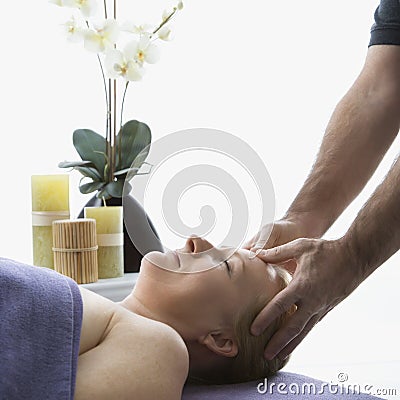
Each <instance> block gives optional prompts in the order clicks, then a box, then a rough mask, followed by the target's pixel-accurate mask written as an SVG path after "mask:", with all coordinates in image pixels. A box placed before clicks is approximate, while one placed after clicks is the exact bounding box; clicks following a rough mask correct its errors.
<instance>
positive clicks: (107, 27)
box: [85, 19, 119, 53]
mask: <svg viewBox="0 0 400 400" xmlns="http://www.w3.org/2000/svg"><path fill="white" fill-rule="evenodd" d="M93 27H94V29H88V30H87V31H86V33H85V49H87V50H89V51H93V52H95V53H103V52H104V51H106V50H108V49H110V48H112V47H113V46H114V44H115V43H116V42H117V39H118V36H119V27H118V24H117V21H116V20H115V19H106V20H103V21H102V22H98V23H94V24H93Z"/></svg>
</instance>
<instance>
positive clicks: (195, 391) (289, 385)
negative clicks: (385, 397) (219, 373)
mask: <svg viewBox="0 0 400 400" xmlns="http://www.w3.org/2000/svg"><path fill="white" fill-rule="evenodd" d="M360 392H361V390H360V389H359V388H357V387H352V388H349V387H346V386H340V385H339V384H333V385H332V384H331V385H329V384H328V383H327V382H322V381H319V380H317V379H313V378H310V377H308V376H304V375H298V374H293V373H291V372H278V373H277V374H276V375H275V376H272V377H270V378H268V379H267V380H264V381H262V380H260V381H254V382H246V383H238V384H235V385H213V386H196V385H187V386H185V388H184V391H183V396H182V400H208V399H210V400H278V399H280V400H299V399H320V400H342V399H345V400H350V399H351V400H356V399H357V400H373V399H378V397H374V396H370V395H368V394H364V393H360Z"/></svg>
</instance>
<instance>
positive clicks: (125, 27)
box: [121, 21, 154, 35]
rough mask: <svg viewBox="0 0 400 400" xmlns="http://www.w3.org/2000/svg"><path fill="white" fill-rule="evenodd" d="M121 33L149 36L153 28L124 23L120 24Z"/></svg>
mask: <svg viewBox="0 0 400 400" xmlns="http://www.w3.org/2000/svg"><path fill="white" fill-rule="evenodd" d="M121 31H124V32H129V33H134V34H136V35H151V33H152V32H153V31H154V27H153V26H152V25H149V24H142V25H136V24H135V23H134V22H132V21H126V22H125V23H124V24H122V26H121Z"/></svg>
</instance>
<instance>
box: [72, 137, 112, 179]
mask: <svg viewBox="0 0 400 400" xmlns="http://www.w3.org/2000/svg"><path fill="white" fill-rule="evenodd" d="M73 143H74V146H75V148H76V151H77V152H78V154H79V155H80V156H81V158H82V160H83V161H90V162H91V163H93V165H94V167H95V168H96V169H97V171H98V172H99V173H102V171H104V166H105V164H106V160H105V159H104V156H103V154H105V153H106V148H107V145H106V139H105V138H104V137H103V136H101V135H99V134H98V133H96V132H94V131H92V130H90V129H77V130H76V131H75V132H74V134H73ZM100 153H103V154H100Z"/></svg>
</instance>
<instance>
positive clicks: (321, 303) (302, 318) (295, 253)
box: [251, 239, 363, 359]
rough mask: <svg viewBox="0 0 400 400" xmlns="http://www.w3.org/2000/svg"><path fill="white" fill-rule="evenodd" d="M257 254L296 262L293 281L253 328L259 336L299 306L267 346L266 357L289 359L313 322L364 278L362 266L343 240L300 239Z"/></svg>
mask: <svg viewBox="0 0 400 400" xmlns="http://www.w3.org/2000/svg"><path fill="white" fill-rule="evenodd" d="M258 257H260V258H261V259H262V260H264V261H265V262H268V263H273V264H279V263H282V262H283V261H285V260H288V259H295V260H296V262H297V269H296V272H295V273H294V276H293V280H292V281H291V282H290V283H289V285H288V286H287V288H286V289H284V290H282V291H281V292H279V293H278V294H277V295H276V296H275V297H274V298H273V299H272V300H271V301H270V302H269V303H268V304H267V305H266V306H265V307H264V309H263V310H261V312H260V313H259V314H258V316H257V317H256V319H255V320H254V322H253V324H252V327H251V331H252V333H253V334H255V335H258V334H260V333H261V332H262V331H264V329H265V328H266V327H267V326H268V325H270V324H271V323H272V322H273V321H274V320H275V319H276V318H277V317H279V316H280V315H281V314H283V313H284V312H286V311H288V310H289V309H290V308H291V307H292V305H293V304H295V305H296V306H297V309H296V311H295V312H294V313H293V314H292V315H291V316H290V317H289V318H288V319H287V321H286V322H285V324H284V326H283V327H281V328H280V330H279V331H278V332H276V333H275V335H274V336H273V337H272V338H271V340H270V341H269V343H268V345H267V346H266V348H265V353H264V356H265V358H267V359H272V358H274V357H275V356H278V357H279V358H281V359H284V358H286V357H287V356H288V355H289V354H290V353H291V352H292V351H293V350H294V349H295V348H296V347H297V345H298V344H299V343H300V342H301V341H302V340H303V339H304V337H305V336H306V335H307V334H308V332H310V330H311V329H312V328H313V327H314V325H315V324H316V323H317V322H318V321H320V320H321V319H322V318H323V317H324V316H325V315H326V314H327V313H328V312H329V311H330V310H331V309H332V308H333V307H335V306H336V305H337V304H338V303H340V302H341V301H342V300H343V299H344V298H346V297H347V296H348V295H349V294H350V293H351V292H352V291H353V290H354V289H355V288H356V287H357V286H358V285H359V284H360V283H361V282H362V280H363V277H362V273H361V268H360V267H359V266H358V265H357V260H356V258H355V257H354V256H353V255H352V254H350V250H349V249H348V247H347V245H346V243H345V241H344V240H343V239H339V240H335V241H328V240H323V239H297V240H294V241H293V242H290V243H288V244H285V245H282V246H279V247H275V248H273V249H269V250H262V251H261V252H259V254H258Z"/></svg>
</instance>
